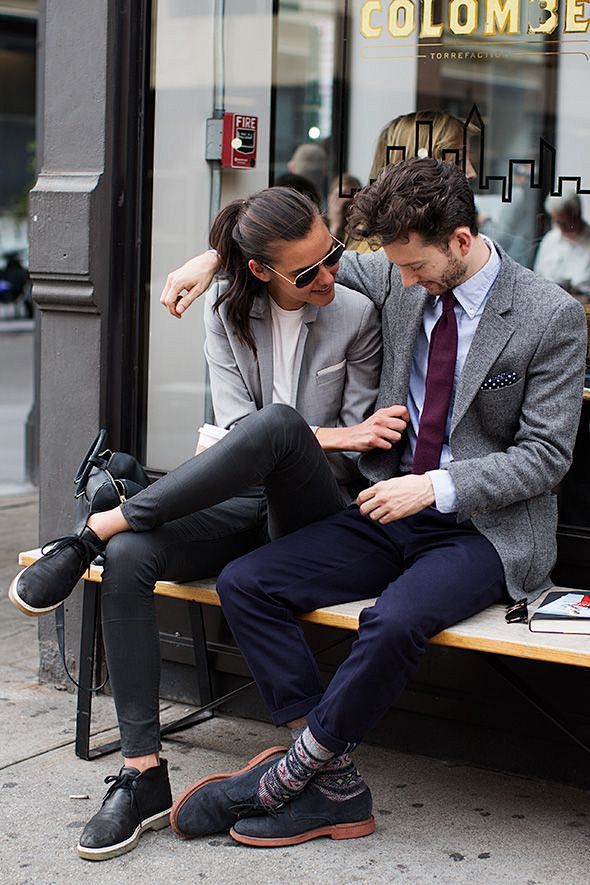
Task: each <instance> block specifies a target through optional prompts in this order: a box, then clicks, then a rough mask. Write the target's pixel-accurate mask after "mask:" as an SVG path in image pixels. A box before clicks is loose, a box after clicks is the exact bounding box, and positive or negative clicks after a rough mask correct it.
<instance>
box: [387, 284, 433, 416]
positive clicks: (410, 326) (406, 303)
mask: <svg viewBox="0 0 590 885" xmlns="http://www.w3.org/2000/svg"><path fill="white" fill-rule="evenodd" d="M428 298H429V295H428V293H427V292H426V291H425V290H424V289H422V287H421V286H415V287H412V288H411V289H403V290H402V291H401V293H400V300H399V310H398V317H397V320H396V326H395V335H394V336H393V337H394V340H393V341H392V342H391V347H392V350H393V364H394V377H393V388H394V391H395V401H396V402H400V403H405V402H406V401H407V399H408V389H409V386H410V370H411V368H412V360H413V356H414V348H415V346H416V338H417V336H418V332H419V331H420V326H421V324H422V315H423V313H424V308H425V306H426V303H427V301H428ZM383 343H384V346H387V342H386V341H385V339H384V342H383Z"/></svg>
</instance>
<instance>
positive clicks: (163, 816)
mask: <svg viewBox="0 0 590 885" xmlns="http://www.w3.org/2000/svg"><path fill="white" fill-rule="evenodd" d="M105 784H110V787H109V789H108V790H107V792H106V795H105V797H104V800H103V803H102V807H101V809H100V811H98V812H97V813H96V814H95V815H94V817H93V818H91V819H90V820H89V821H88V823H87V824H86V826H85V827H84V831H83V833H82V835H81V836H80V842H79V844H78V854H79V855H80V857H82V858H84V860H108V859H109V858H111V857H117V856H118V855H119V854H126V853H127V852H128V851H132V850H133V849H134V848H135V846H136V845H137V843H138V842H139V837H140V836H141V834H142V833H143V832H144V831H145V830H161V829H163V828H164V827H167V826H168V824H169V823H170V809H171V807H172V793H171V791H170V781H169V780H168V763H167V762H166V760H165V759H160V764H159V765H157V766H155V767H154V768H148V769H146V771H143V772H140V771H138V770H137V769H136V768H122V769H121V771H120V772H119V774H117V775H111V776H110V777H107V778H105Z"/></svg>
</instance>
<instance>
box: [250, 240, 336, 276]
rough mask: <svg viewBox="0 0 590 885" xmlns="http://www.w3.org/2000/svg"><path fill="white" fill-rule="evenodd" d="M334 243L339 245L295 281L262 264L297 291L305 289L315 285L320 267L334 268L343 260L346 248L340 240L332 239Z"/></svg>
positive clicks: (299, 274) (303, 271)
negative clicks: (311, 284)
mask: <svg viewBox="0 0 590 885" xmlns="http://www.w3.org/2000/svg"><path fill="white" fill-rule="evenodd" d="M332 239H333V241H334V242H335V243H336V244H337V245H336V246H333V247H332V249H330V251H329V252H328V254H327V255H325V256H324V257H323V258H322V260H321V261H316V263H315V264H312V265H311V267H306V268H305V270H302V271H301V273H298V274H297V276H296V277H295V279H294V280H290V279H289V277H286V276H285V275H284V274H282V273H281V272H280V271H278V270H275V269H274V267H271V266H270V264H263V263H262V262H261V264H262V266H263V267H265V268H266V269H267V270H272V272H273V273H276V275H277V276H279V277H282V278H283V279H284V280H287V282H288V283H291V285H292V286H295V287H296V288H297V289H305V287H306V286H309V284H310V283H313V281H314V280H315V278H316V277H317V275H318V274H319V272H320V267H321V266H322V264H324V265H325V266H326V267H334V265H335V264H338V262H339V261H340V259H341V258H342V253H343V252H344V250H345V248H346V246H345V245H344V243H341V242H340V240H337V239H336V237H332Z"/></svg>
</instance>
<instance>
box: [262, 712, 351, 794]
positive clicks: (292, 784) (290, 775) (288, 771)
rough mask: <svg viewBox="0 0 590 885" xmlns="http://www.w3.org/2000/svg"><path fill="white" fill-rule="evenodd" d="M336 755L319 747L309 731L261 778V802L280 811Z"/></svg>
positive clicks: (305, 731)
mask: <svg viewBox="0 0 590 885" xmlns="http://www.w3.org/2000/svg"><path fill="white" fill-rule="evenodd" d="M333 756H334V753H332V751H331V750H326V748H325V747H322V745H321V744H318V742H317V741H316V739H315V738H314V736H313V734H312V733H311V731H310V730H309V728H306V729H305V730H304V732H303V734H301V736H300V737H298V738H297V740H296V741H295V743H294V744H293V745H292V746H291V747H290V749H289V750H288V751H287V753H286V754H285V755H284V756H283V757H282V758H281V759H279V760H278V762H275V764H274V765H273V766H271V768H269V769H268V771H265V773H264V774H263V775H262V777H261V778H260V783H259V785H258V799H259V800H260V802H261V803H262V804H263V805H265V806H266V807H267V808H277V807H278V806H279V805H282V804H283V803H284V802H289V800H290V799H293V798H294V797H295V796H297V795H298V794H299V793H301V791H302V790H303V789H305V787H306V785H307V783H308V782H309V781H310V780H311V778H312V777H313V776H314V774H315V773H316V771H317V770H318V769H319V768H321V767H322V766H323V765H324V764H325V763H326V762H327V761H328V760H329V759H331V758H332V757H333Z"/></svg>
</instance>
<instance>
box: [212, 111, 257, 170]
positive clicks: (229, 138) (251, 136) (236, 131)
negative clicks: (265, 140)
mask: <svg viewBox="0 0 590 885" xmlns="http://www.w3.org/2000/svg"><path fill="white" fill-rule="evenodd" d="M257 141H258V117H250V116H246V115H244V114H224V115H223V147H222V152H221V165H222V166H230V167H231V168H232V169H253V168H254V166H256V148H257Z"/></svg>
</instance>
